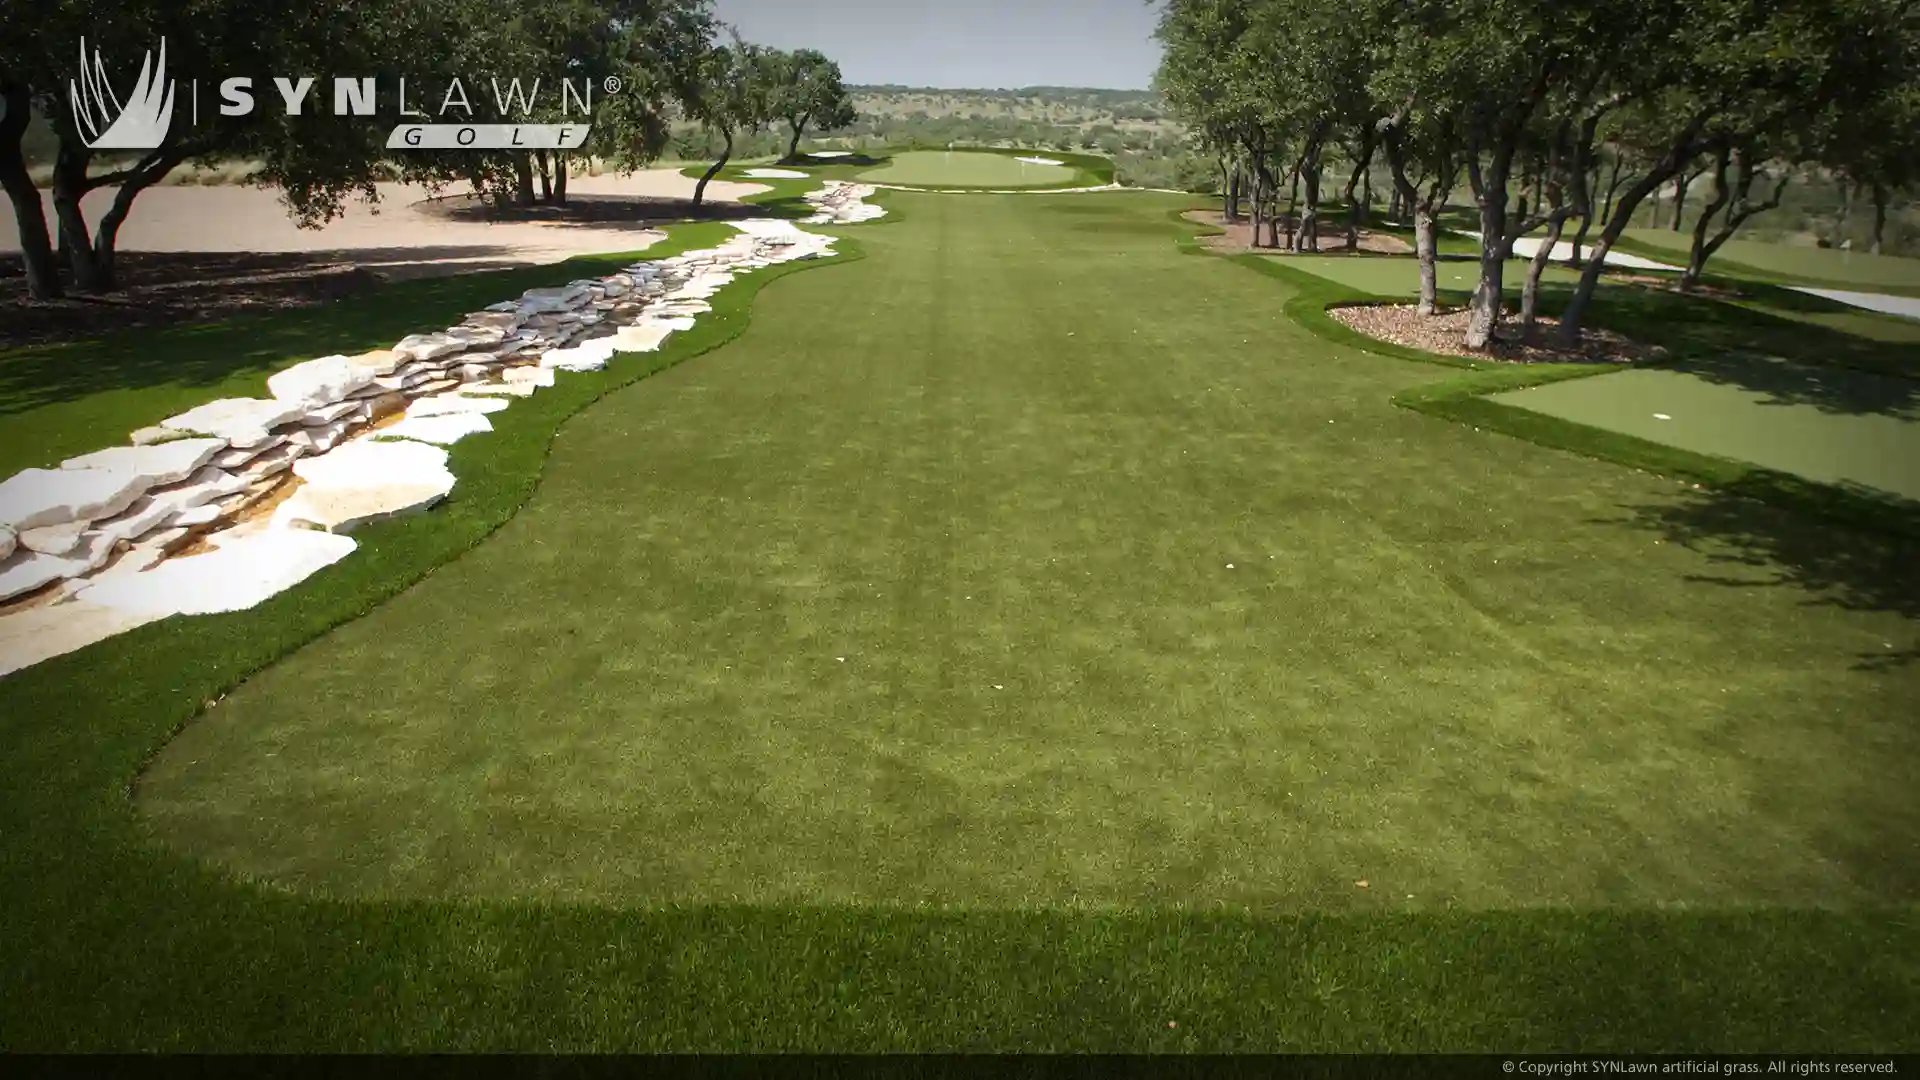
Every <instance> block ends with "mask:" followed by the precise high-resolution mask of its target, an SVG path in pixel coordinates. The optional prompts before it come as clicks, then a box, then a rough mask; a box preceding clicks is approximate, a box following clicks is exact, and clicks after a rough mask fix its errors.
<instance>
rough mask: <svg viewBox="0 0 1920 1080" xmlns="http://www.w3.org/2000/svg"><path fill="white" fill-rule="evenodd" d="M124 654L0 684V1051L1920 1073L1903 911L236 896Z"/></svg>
mask: <svg viewBox="0 0 1920 1080" xmlns="http://www.w3.org/2000/svg"><path fill="white" fill-rule="evenodd" d="M882 220H884V219H882ZM813 265H825V261H822V262H816V263H798V264H789V267H790V268H791V269H794V270H797V269H802V268H805V267H808V266H813ZM782 269H786V268H782ZM768 280H772V278H771V277H768V278H765V279H762V281H761V282H760V283H761V284H762V285H764V284H765V283H766V281H768ZM743 285H744V283H743ZM727 295H728V294H727V292H726V291H723V292H722V293H721V294H720V297H725V296H727ZM718 300H719V297H717V298H716V303H715V307H716V310H717V309H718V308H719V307H720V304H719V303H718V302H717V301H718ZM696 328H697V327H696ZM641 355H646V354H641ZM542 397H543V395H535V396H534V397H533V398H530V399H527V400H526V401H523V402H519V403H517V405H516V408H519V407H523V406H530V405H534V404H535V403H539V402H541V401H542ZM547 400H548V401H549V402H556V401H557V398H555V397H552V396H548V397H547ZM514 411H515V410H511V409H510V410H508V411H507V413H503V414H501V416H502V417H503V418H504V417H507V416H510V415H512V414H513V412H514ZM495 434H496V436H498V435H499V434H500V433H499V432H496V433H495ZM468 479H469V477H468V476H465V475H463V476H462V482H463V483H465V482H466V481H467V480H468ZM467 509H469V508H468V507H463V505H462V504H461V503H458V502H456V503H453V504H450V505H449V506H448V507H446V508H444V509H443V510H442V511H440V512H441V513H449V512H450V513H456V514H458V513H464V512H466V510H467ZM430 517H431V515H427V516H423V517H420V518H414V519H408V520H407V521H405V522H398V523H394V529H393V530H392V531H393V532H394V533H395V534H396V535H397V534H399V533H401V532H403V531H405V530H407V529H412V528H417V527H419V526H420V524H421V523H424V522H426V521H428V520H429V518H430ZM368 535H369V536H373V535H376V534H375V533H373V532H372V531H369V534H368ZM377 535H382V536H384V535H387V533H386V532H382V533H380V534H377ZM389 547H390V546H389V545H385V544H382V545H379V546H378V547H377V549H376V550H369V551H363V552H361V553H356V557H359V556H360V555H367V556H368V557H370V558H379V559H381V560H394V559H395V557H396V553H395V552H394V551H392V550H390V549H389ZM342 565H343V566H344V565H346V564H342ZM315 580H318V579H317V578H316V579H315ZM282 606H283V607H284V609H285V610H283V611H282V612H281V615H282V617H283V618H284V619H287V620H293V621H296V622H297V621H299V620H301V619H308V622H309V623H314V622H319V621H323V620H319V619H317V618H309V617H308V615H307V614H306V613H303V612H302V611H301V610H300V609H299V608H298V607H297V606H295V605H284V604H283V605H282ZM256 610H258V609H256ZM238 629H240V628H237V627H233V626H231V624H230V625H229V630H236V631H237V630H238ZM268 629H272V626H271V625H270V624H269V625H268ZM324 630H325V627H321V628H320V629H319V630H318V631H316V633H317V632H324ZM300 632H301V629H300V626H295V625H289V626H284V627H282V628H281V629H280V630H279V631H277V633H279V634H280V635H281V636H282V637H283V638H286V639H292V638H294V637H297V636H299V634H300ZM218 640H219V641H224V642H227V643H228V644H230V645H233V646H236V647H237V646H239V645H247V646H248V647H249V648H257V649H259V650H260V651H270V649H269V646H270V645H271V642H267V643H260V642H253V643H249V642H247V640H246V639H245V638H244V635H240V634H237V633H232V632H229V633H223V634H222V635H219V637H218ZM160 644H165V642H161V643H160ZM116 652H117V655H115V656H112V657H108V656H106V655H105V654H104V651H103V652H102V653H100V654H97V655H96V656H95V657H94V662H93V663H91V664H87V665H83V666H82V668H81V670H78V671H77V672H76V674H79V675H83V676H85V679H84V681H82V682H79V683H78V684H76V685H75V686H74V687H72V688H71V691H70V692H69V693H68V694H67V696H65V697H61V696H59V695H43V696H42V697H41V698H40V699H39V700H38V701H34V700H27V699H23V698H20V697H18V696H16V695H15V693H14V688H13V687H12V686H11V685H10V683H11V680H9V681H8V682H0V746H4V747H6V749H7V750H8V751H9V756H8V758H7V759H6V772H5V773H4V777H5V779H6V781H7V782H6V783H3V784H0V905H4V910H6V911H7V913H8V918H7V919H6V920H4V921H0V993H4V994H5V995H6V997H7V999H8V1000H9V1006H8V1008H6V1009H0V1049H9V1050H49V1049H93V1050H99V1049H142V1050H155V1049H159V1050H175V1051H178V1050H199V1051H209V1050H212V1051H219V1050H229V1051H230V1050H254V1051H258V1050H261V1049H266V1048H271V1049H273V1050H276V1051H278V1052H295V1051H302V1050H332V1051H343V1050H344V1051H356V1050H361V1051H363V1050H376V1049H377V1050H389V1051H393V1050H401V1051H408V1050H410V1051H488V1050H493V1051H498V1050H544V1051H549V1052H550V1051H555V1050H638V1051H650V1052H687V1051H713V1050H733V1051H740V1050H754V1051H761V1052H793V1051H822V1050H825V1051H840V1052H847V1051H858V1050H866V1051H903V1050H905V1051H912V1050H920V1051H925V1050H954V1051H976V1052H978V1051H1008V1050H1030V1051H1076V1050H1077V1051H1106V1052H1113V1051H1128V1050H1131V1051H1137V1052H1161V1053H1167V1052H1174V1053H1177V1052H1192V1051H1214V1052H1222V1051H1243V1052H1249V1051H1269V1052H1271V1051H1285V1050H1292V1051H1304V1050H1317V1051H1321V1052H1327V1051H1347V1052H1353V1051H1382V1050H1397V1051H1412V1052H1420V1051H1424V1052H1439V1051H1464V1050H1476V1049H1477V1050H1483V1051H1499V1052H1516V1051H1520V1050H1527V1051H1538V1052H1547V1051H1554V1050H1558V1051H1564V1052H1575V1051H1577V1052H1584V1053H1597V1052H1608V1051H1627V1050H1639V1051H1659V1050H1664V1051H1670V1052H1671V1051H1681V1050H1696V1051H1703V1052H1704V1051H1715V1050H1718V1051H1725V1050H1728V1049H1732V1048H1741V1047H1744V1048H1749V1049H1754V1050H1766V1051H1768V1052H1774V1053H1812V1052H1834V1051H1837V1050H1852V1051H1856V1052H1889V1051H1897V1050H1901V1049H1909V1050H1910V1049H1915V1048H1920V1034H1916V1032H1915V1030H1914V1029H1913V1027H1912V1025H1911V1023H1910V1021H1911V1017H1912V1014H1913V1011H1914V1007H1915V1003H1916V1002H1920V969H1917V968H1916V965H1915V964H1914V963H1912V962H1911V961H1910V960H1909V959H1908V957H1909V956H1910V955H1911V953H1912V952H1913V943H1914V941H1915V935H1916V934H1917V933H1920V925H1917V924H1916V921H1915V919H1914V913H1913V911H1911V910H1906V911H1876V912H1870V913H1865V914H1862V913H1853V912H1845V913H1843V912H1831V911H1779V910H1768V909H1741V910H1732V911H1712V912H1702V911H1679V910H1675V911H1624V912H1623V911H1569V910H1559V909H1537V910H1523V911H1496V912H1474V911H1445V912H1431V913H1422V914H1409V913H1400V912H1395V911H1391V910H1388V911H1381V912H1371V913H1363V914H1344V915H1319V914H1306V915H1298V916H1289V917H1272V916H1260V915H1251V914H1245V913H1235V912H1231V911H1212V910H1201V909H1181V910H1166V909H1158V910H1149V911H1122V912H1101V913H1081V912H1057V911H1012V912H1008V911H977V912H945V911H927V912H918V911H904V912H903V911H873V910H864V909H855V908H844V907H813V906H800V905H795V906H787V907H766V908H749V907H740V906H720V905H715V906H676V907H666V908H654V909H605V908H561V907H555V906H550V905H541V904H535V903H504V902H484V903H474V904H465V905H458V904H451V903H445V902H404V903H396V902H379V903H376V902H360V903H345V902H321V901H315V900H310V899H307V898H305V897H300V896H293V895H288V894H281V893H274V892H270V891H267V890H264V889H259V888H246V887H242V886H238V885H236V884H235V883H234V882H233V881H232V880H231V879H229V878H227V877H224V876H220V875H217V874H215V873H213V872H212V871H211V870H209V869H208V868H207V867H206V866H205V865H204V864H201V863H198V862H194V861H190V860H186V859H182V858H180V857H178V856H173V855H169V854H166V853H164V852H161V851H159V850H158V849H155V848H153V847H152V846H151V845H148V844H146V843H144V842H143V841H140V840H139V839H138V838H137V837H136V836H134V835H133V833H132V830H131V829H129V828H127V827H126V826H127V819H128V815H127V814H126V804H125V802H124V800H123V799H122V798H119V797H118V796H119V795H120V794H121V791H120V790H119V784H120V778H121V777H123V776H124V775H126V774H125V773H124V772H122V771H119V770H117V768H116V764H117V763H118V762H120V761H121V760H122V759H124V758H125V757H126V756H127V754H128V753H129V752H132V753H135V754H136V755H137V752H138V750H137V748H138V747H139V746H141V745H143V744H146V743H148V742H150V740H151V738H152V733H153V731H154V730H155V727H156V725H157V724H159V723H160V718H157V717H154V716H151V715H148V714H147V713H146V710H148V709H150V708H153V707H155V706H157V707H159V708H160V709H162V710H163V711H168V712H173V713H179V712H181V711H183V710H197V709H198V707H199V703H197V702H194V701H193V700H192V697H193V694H194V691H195V689H196V687H198V686H202V685H208V684H209V679H210V677H211V676H212V675H213V674H215V673H216V672H214V671H213V670H212V669H215V668H217V667H218V666H219V665H218V663H217V659H212V658H203V657H201V656H200V655H199V654H185V653H180V652H178V651H175V652H174V653H171V654H168V655H142V654H140V653H138V652H134V651H129V650H117V651H116ZM202 659H205V662H204V663H201V660H202ZM175 660H183V661H187V662H188V666H187V667H186V668H185V669H183V670H179V671H173V670H169V669H168V668H167V667H166V666H165V665H166V664H168V663H170V662H173V661H175ZM58 662H59V661H53V663H58ZM30 670H32V669H30ZM128 675H133V676H139V678H138V679H136V680H135V683H134V684H133V685H131V686H129V685H125V684H123V683H121V682H118V681H116V679H118V678H124V677H125V676H128ZM36 705H38V706H40V707H42V708H46V707H61V708H65V709H66V710H67V712H66V715H64V716H62V715H57V714H54V715H49V714H45V713H42V714H40V715H33V714H30V713H28V712H26V711H24V709H26V708H28V707H33V706H36ZM1201 1067H1202V1068H1203V1069H1206V1070H1212V1071H1219V1070H1218V1066H1217V1063H1215V1064H1212V1065H1208V1064H1204V1063H1203V1064H1202V1066H1201ZM908 1068H909V1069H911V1068H912V1066H908ZM928 1071H929V1072H931V1073H932V1074H934V1075H950V1074H951V1070H950V1069H948V1068H946V1067H945V1066H943V1065H940V1064H938V1063H934V1064H931V1065H929V1067H928Z"/></svg>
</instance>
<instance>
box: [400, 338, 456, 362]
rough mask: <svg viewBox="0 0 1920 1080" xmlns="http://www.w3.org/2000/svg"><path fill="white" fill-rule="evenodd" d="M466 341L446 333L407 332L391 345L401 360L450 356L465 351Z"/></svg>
mask: <svg viewBox="0 0 1920 1080" xmlns="http://www.w3.org/2000/svg"><path fill="white" fill-rule="evenodd" d="M466 349H467V343H466V342H465V341H462V340H460V339H459V338H455V337H449V336H447V335H446V334H438V333H436V334H408V335H407V336H406V337H403V338H401V339H400V340H399V341H398V342H396V343H395V344H394V346H393V351H394V352H396V353H399V354H400V357H401V359H402V360H432V359H434V358H435V357H440V356H451V355H452V354H454V353H457V352H465V351H466Z"/></svg>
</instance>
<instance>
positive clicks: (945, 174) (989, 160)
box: [860, 150, 1075, 188]
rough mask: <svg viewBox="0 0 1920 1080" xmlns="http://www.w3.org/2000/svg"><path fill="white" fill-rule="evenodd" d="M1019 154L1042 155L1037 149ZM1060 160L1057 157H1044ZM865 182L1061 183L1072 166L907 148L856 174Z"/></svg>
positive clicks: (945, 184) (1069, 179)
mask: <svg viewBox="0 0 1920 1080" xmlns="http://www.w3.org/2000/svg"><path fill="white" fill-rule="evenodd" d="M1021 156H1023V157H1024V156H1032V157H1046V156H1047V155H1046V154H1044V153H1041V152H1039V151H1029V152H1023V154H1022V155H1021ZM1048 160H1050V161H1060V160H1062V159H1060V158H1048ZM860 179H861V180H862V181H864V182H866V183H869V184H901V185H905V186H908V187H935V188H944V187H955V188H961V187H986V188H1023V187H1035V188H1037V187H1064V186H1068V185H1071V184H1072V183H1073V182H1074V179H1075V174H1074V170H1073V169H1072V168H1071V167H1069V166H1067V165H1065V164H1061V165H1030V164H1027V163H1026V162H1022V161H1017V160H1015V159H1014V158H1013V157H1012V156H1009V155H1006V154H993V153H985V152H977V151H970V150H908V151H904V152H901V153H897V154H894V155H893V160H892V161H889V162H888V163H887V164H886V165H885V166H883V167H881V168H878V169H869V170H867V171H866V172H863V173H861V174H860Z"/></svg>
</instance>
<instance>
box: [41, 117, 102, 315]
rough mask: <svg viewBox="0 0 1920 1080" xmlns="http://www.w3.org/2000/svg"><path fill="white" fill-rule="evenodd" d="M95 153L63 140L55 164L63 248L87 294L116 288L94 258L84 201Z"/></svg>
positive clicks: (55, 210) (55, 198)
mask: <svg viewBox="0 0 1920 1080" xmlns="http://www.w3.org/2000/svg"><path fill="white" fill-rule="evenodd" d="M91 157H92V154H91V153H89V152H86V151H79V152H76V151H74V150H72V149H70V148H69V147H68V146H67V145H66V142H65V140H62V143H61V147H60V153H59V156H58V158H57V159H56V160H55V162H54V166H53V214H54V217H55V218H56V219H57V220H58V221H59V223H60V233H59V240H60V250H61V252H62V253H64V254H65V255H66V257H67V267H68V269H70V270H71V271H72V272H73V285H74V288H76V289H78V290H79V291H81V292H84V293H102V292H107V291H109V290H111V289H112V288H113V282H112V280H111V278H110V277H109V275H108V272H107V271H106V270H105V269H103V268H102V267H101V266H100V264H99V262H98V261H97V260H95V259H94V257H93V244H92V242H91V241H90V239H89V237H91V236H92V233H93V230H91V229H89V228H88V227H87V217H86V214H85V213H84V212H82V210H81V208H80V207H81V200H82V199H84V198H86V194H87V163H88V161H89V160H90V159H91Z"/></svg>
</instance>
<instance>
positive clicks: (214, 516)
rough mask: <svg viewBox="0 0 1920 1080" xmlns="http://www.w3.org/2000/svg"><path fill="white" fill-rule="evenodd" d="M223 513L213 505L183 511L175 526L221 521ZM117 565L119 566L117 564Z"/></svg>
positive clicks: (190, 525) (176, 518)
mask: <svg viewBox="0 0 1920 1080" xmlns="http://www.w3.org/2000/svg"><path fill="white" fill-rule="evenodd" d="M221 513H222V511H221V509H220V508H219V507H218V506H215V505H214V504H212V503H206V504H204V505H202V506H196V507H194V508H193V509H191V510H182V511H181V512H180V513H178V514H175V515H174V518H173V524H174V525H176V526H178V527H180V528H193V527H195V526H199V525H207V524H210V523H212V522H215V521H218V520H220V515H221ZM116 565H117V564H116Z"/></svg>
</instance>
